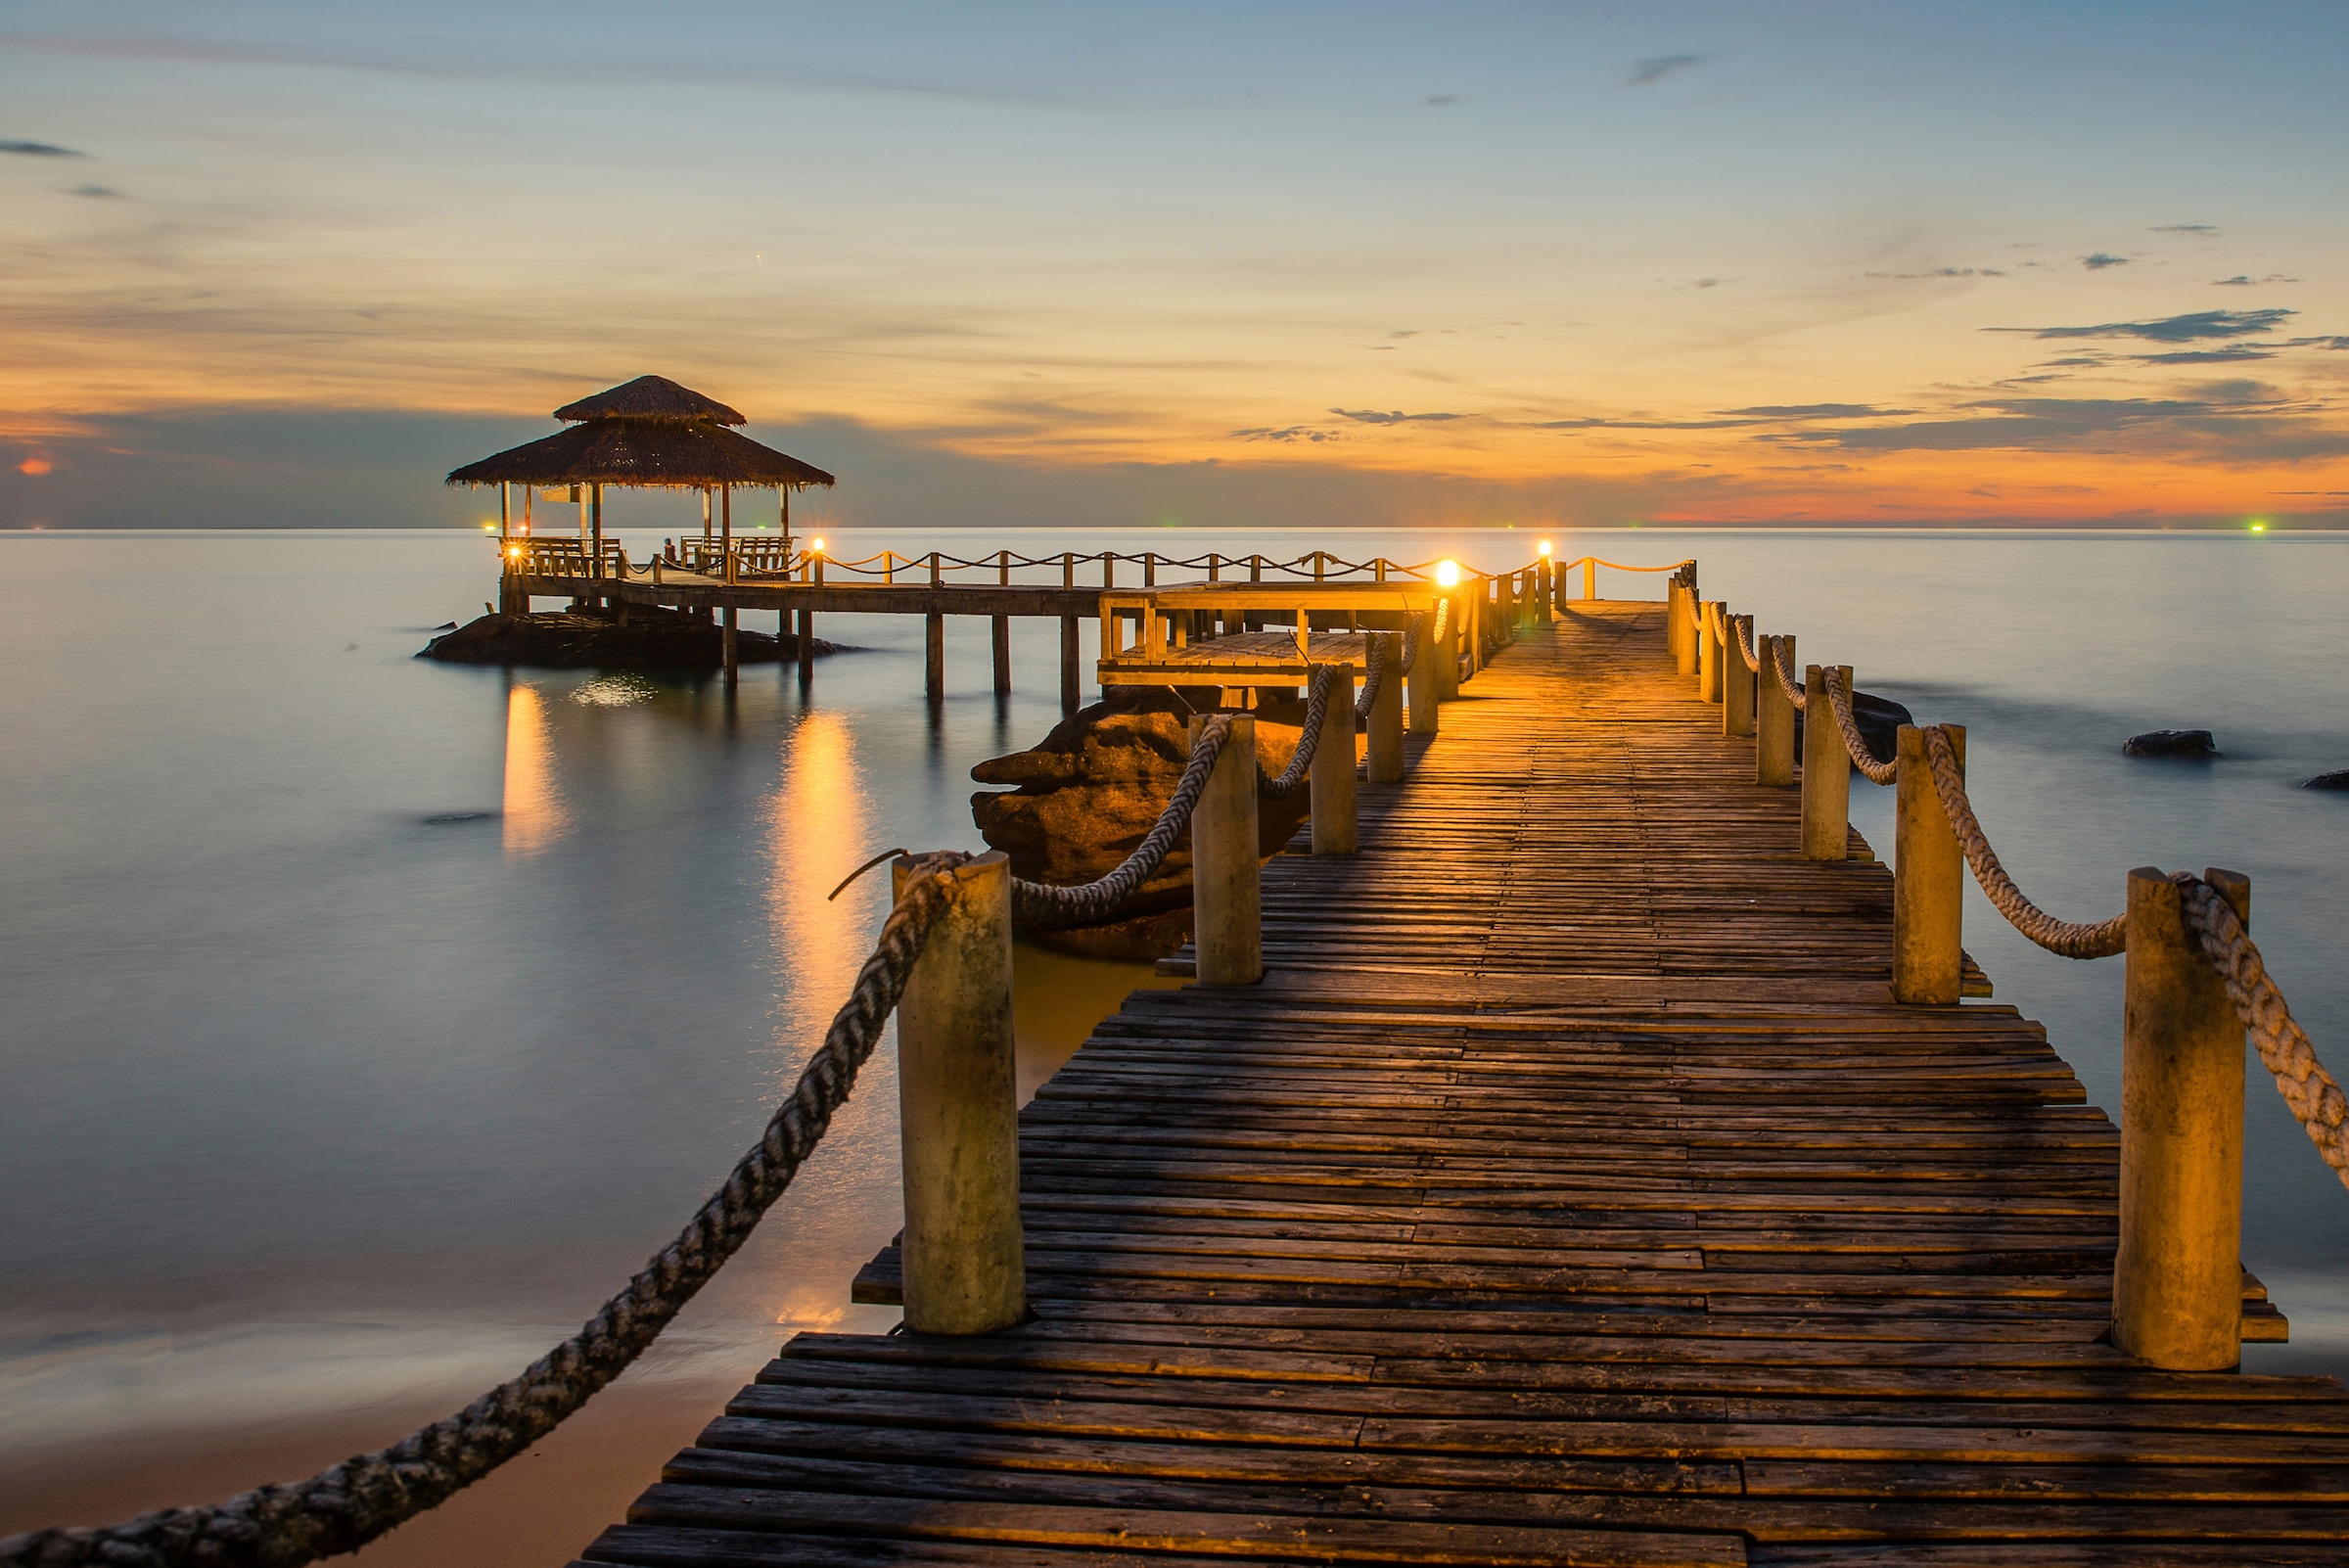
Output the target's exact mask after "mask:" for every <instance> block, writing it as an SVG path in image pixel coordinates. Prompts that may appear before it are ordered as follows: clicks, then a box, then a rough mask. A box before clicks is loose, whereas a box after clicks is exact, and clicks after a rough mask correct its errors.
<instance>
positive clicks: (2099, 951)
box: [1924, 724, 2129, 958]
mask: <svg viewBox="0 0 2349 1568" xmlns="http://www.w3.org/2000/svg"><path fill="white" fill-rule="evenodd" d="M1924 741H1925V761H1926V762H1927V764H1928V765H1929V766H1930V767H1931V769H1932V772H1933V792H1934V794H1935V795H1936V796H1938V797H1939V798H1940V801H1941V809H1942V812H1943V814H1945V815H1946V816H1948V817H1949V819H1950V830H1951V831H1952V832H1954V833H1956V834H1957V847H1958V848H1959V849H1960V850H1962V851H1964V852H1965V863H1966V864H1967V865H1968V866H1971V867H1972V868H1973V873H1974V880H1975V881H1976V882H1978V883H1980V884H1981V887H1982V893H1983V896H1984V897H1985V898H1987V899H1990V903H1991V907H1992V908H1994V909H1996V910H1998V911H1999V913H2000V914H2002V915H2004V916H2005V917H2006V923H2007V924H2008V925H2011V926H2012V927H2014V929H2015V930H2017V931H2019V932H2021V933H2022V934H2023V935H2024V936H2026V937H2028V938H2030V939H2031V940H2032V941H2033V942H2035V943H2037V944H2038V945H2040V946H2042V947H2045V948H2047V949H2048V951H2050V952H2052V953H2060V954H2062V955H2063V956H2064V957H2066V958H2109V957H2111V956H2112V955H2113V954H2114V953H2116V952H2120V951H2122V950H2123V949H2124V948H2125V947H2126V946H2127V945H2128V942H2129V917H2128V916H2127V915H2126V914H2117V915H2114V916H2113V917H2112V918H2111V919H2109V920H2096V921H2090V922H2086V923H2078V922H2073V921H2068V920H2058V919H2056V918H2055V917H2054V916H2053V915H2051V914H2050V913H2048V912H2047V911H2046V910H2045V909H2042V908H2041V907H2040V906H2039V905H2038V904H2035V903H2033V902H2032V901H2031V900H2030V899H2026V898H2025V897H2023V890H2022V889H2020V888H2018V887H2016V886H2015V885H2014V878H2012V877H2010V876H2008V875H2007V874H2006V868H2005V867H2004V865H2001V864H2000V863H1999V855H1998V852H1997V851H1995V850H1993V849H1992V848H1991V847H1990V836H1989V835H1988V834H1986V833H1984V832H1983V831H1982V823H1981V819H1980V818H1978V817H1976V816H1975V815H1974V803H1973V802H1972V801H1970V800H1968V799H1967V798H1966V793H1965V776H1964V775H1963V774H1962V773H1961V772H1959V771H1958V767H1957V749H1956V748H1955V747H1953V746H1952V745H1951V744H1950V732H1949V731H1948V730H1946V729H1944V728H1942V727H1941V726H1940V725H1939V724H1928V725H1926V726H1925V729H1924Z"/></svg>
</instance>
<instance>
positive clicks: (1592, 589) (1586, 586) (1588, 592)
mask: <svg viewBox="0 0 2349 1568" xmlns="http://www.w3.org/2000/svg"><path fill="white" fill-rule="evenodd" d="M1583 597H1584V599H1586V600H1590V599H1595V598H1597V597H1598V557H1596V556H1594V555H1587V556H1584V557H1583Z"/></svg>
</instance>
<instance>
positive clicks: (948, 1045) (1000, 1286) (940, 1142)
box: [892, 851, 1028, 1334]
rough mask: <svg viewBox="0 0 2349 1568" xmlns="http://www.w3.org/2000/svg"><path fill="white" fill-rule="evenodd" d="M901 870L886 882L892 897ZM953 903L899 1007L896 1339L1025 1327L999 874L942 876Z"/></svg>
mask: <svg viewBox="0 0 2349 1568" xmlns="http://www.w3.org/2000/svg"><path fill="white" fill-rule="evenodd" d="M912 868H913V862H912V861H911V860H910V859H901V860H898V862H897V863H896V864H895V866H894V867H893V868H892V869H893V872H894V880H895V883H896V888H897V892H898V895H899V896H902V895H903V893H904V891H905V879H906V875H907V873H908V872H910V871H911V870H912ZM949 875H951V876H952V877H953V879H954V892H953V897H952V899H951V901H950V902H949V903H948V905H947V908H946V911H945V913H944V914H942V915H941V916H940V917H939V919H938V923H937V924H936V925H934V926H932V927H931V928H930V936H929V940H928V941H927V942H925V943H924V944H923V945H922V955H921V957H920V958H919V959H917V960H916V961H915V963H914V966H913V971H912V973H911V974H910V975H908V976H907V977H906V981H905V993H904V994H903V995H902V996H901V997H899V998H898V1126H899V1128H900V1129H901V1143H902V1153H901V1160H902V1165H903V1171H904V1178H905V1236H904V1241H903V1245H902V1257H903V1261H904V1274H905V1326H906V1327H908V1328H910V1329H912V1330H913V1331H914V1332H915V1333H917V1334H991V1333H994V1332H996V1331H997V1330H999V1329H1005V1328H1009V1327H1011V1326H1012V1325H1013V1324H1014V1323H1017V1322H1019V1321H1020V1320H1021V1318H1023V1317H1024V1316H1026V1315H1027V1311H1028V1290H1027V1265H1026V1256H1025V1252H1024V1247H1023V1242H1022V1238H1021V1233H1020V1139H1019V1095H1018V1081H1017V1077H1016V1074H1015V1072H1014V1070H1013V1061H1012V1027H1011V862H1010V858H1009V857H1008V856H1006V855H1005V854H1003V853H1002V852H1000V851H993V852H990V853H987V854H983V855H980V856H979V857H978V858H976V859H974V860H971V861H968V862H966V863H965V864H964V865H963V866H961V867H960V868H959V869H957V870H955V871H953V872H951V873H949Z"/></svg>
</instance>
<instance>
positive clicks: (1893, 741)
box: [1794, 691, 1916, 762]
mask: <svg viewBox="0 0 2349 1568" xmlns="http://www.w3.org/2000/svg"><path fill="white" fill-rule="evenodd" d="M1852 722H1853V723H1855V724H1857V725H1859V726H1860V738H1861V740H1863V741H1865V742H1866V744H1867V755H1868V756H1870V757H1872V758H1874V759H1875V760H1876V761H1879V762H1889V761H1892V760H1893V757H1894V756H1895V755H1896V754H1897V753H1898V751H1899V749H1900V731H1901V726H1902V725H1903V724H1913V723H1915V722H1916V719H1915V718H1914V717H1913V716H1911V714H1910V712H1909V710H1908V709H1906V708H1904V707H1902V706H1901V705H1900V704H1899V703H1896V702H1894V701H1893V700H1892V699H1891V698H1889V697H1878V696H1877V695H1876V694H1875V693H1873V692H1865V691H1856V692H1854V693H1852ZM1794 755H1795V756H1797V757H1800V756H1802V755H1803V715H1801V714H1797V715H1794Z"/></svg>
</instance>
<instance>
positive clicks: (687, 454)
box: [448, 376, 832, 489]
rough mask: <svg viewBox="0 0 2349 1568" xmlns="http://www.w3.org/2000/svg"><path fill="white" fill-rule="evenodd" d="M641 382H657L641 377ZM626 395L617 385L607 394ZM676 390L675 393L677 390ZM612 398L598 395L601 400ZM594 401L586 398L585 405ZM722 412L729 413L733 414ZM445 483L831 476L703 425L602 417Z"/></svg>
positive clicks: (753, 481)
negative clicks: (618, 393) (642, 380)
mask: <svg viewBox="0 0 2349 1568" xmlns="http://www.w3.org/2000/svg"><path fill="white" fill-rule="evenodd" d="M644 380H645V381H657V380H659V378H658V377H655V376H647V377H645V378H644ZM638 385H640V383H637V382H630V383H629V384H628V386H629V387H634V386H638ZM663 385H664V386H674V385H675V384H674V383H668V382H665V383H663ZM627 390H628V388H627V387H622V388H616V389H615V392H626V391H627ZM684 390H685V389H683V388H682V387H679V388H677V391H679V392H683V391H684ZM613 394H614V393H613V392H606V393H604V394H603V396H605V397H609V396H612V395H613ZM688 395H693V396H698V395H700V394H699V393H689V394H688ZM596 400H597V399H595V398H589V399H587V402H593V401H596ZM585 406H586V402H579V403H574V404H572V407H574V408H583V407H585ZM718 406H721V407H722V406H723V405H722V404H721V405H718ZM726 412H727V413H729V414H732V413H733V410H732V409H727V410H726ZM734 417H735V418H736V419H740V418H741V417H742V416H741V415H739V414H735V415H734ZM448 483H449V484H507V483H510V484H626V485H636V486H640V487H664V486H665V487H669V488H677V489H700V488H702V487H703V486H705V485H714V484H740V485H748V486H751V487H752V488H759V489H762V488H765V487H766V486H768V485H776V486H781V487H783V488H787V489H800V488H802V487H804V486H806V485H809V484H831V483H832V476H831V475H829V474H827V473H825V472H824V471H823V470H822V469H820V468H817V467H815V466H814V465H812V464H809V463H803V462H801V461H800V460H799V459H798V458H796V457H789V456H786V455H785V454H783V453H781V452H778V451H776V450H775V449H774V448H773V447H771V446H761V445H760V444H759V443H758V442H757V441H755V440H753V439H751V438H749V437H748V436H740V435H737V434H735V433H734V432H733V431H730V430H727V429H725V428H723V427H722V426H719V425H716V424H713V423H711V422H709V421H707V420H697V421H694V422H691V423H680V422H674V421H668V420H661V419H635V418H626V417H622V418H612V417H606V418H601V419H591V420H589V421H588V422H587V423H586V424H584V425H575V426H573V427H572V428H571V429H570V430H566V431H558V432H557V433H556V434H554V435H552V436H549V437H546V438H544V439H541V440H534V441H531V442H529V443H528V444H527V445H522V446H517V447H515V448H513V449H512V450H510V451H504V452H499V453H498V454H497V455H496V456H494V457H484V458H483V459H482V460H481V461H480V462H478V463H468V464H467V465H466V466H465V467H463V468H460V469H458V470H457V471H456V472H455V473H453V474H451V475H449V476H448Z"/></svg>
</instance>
